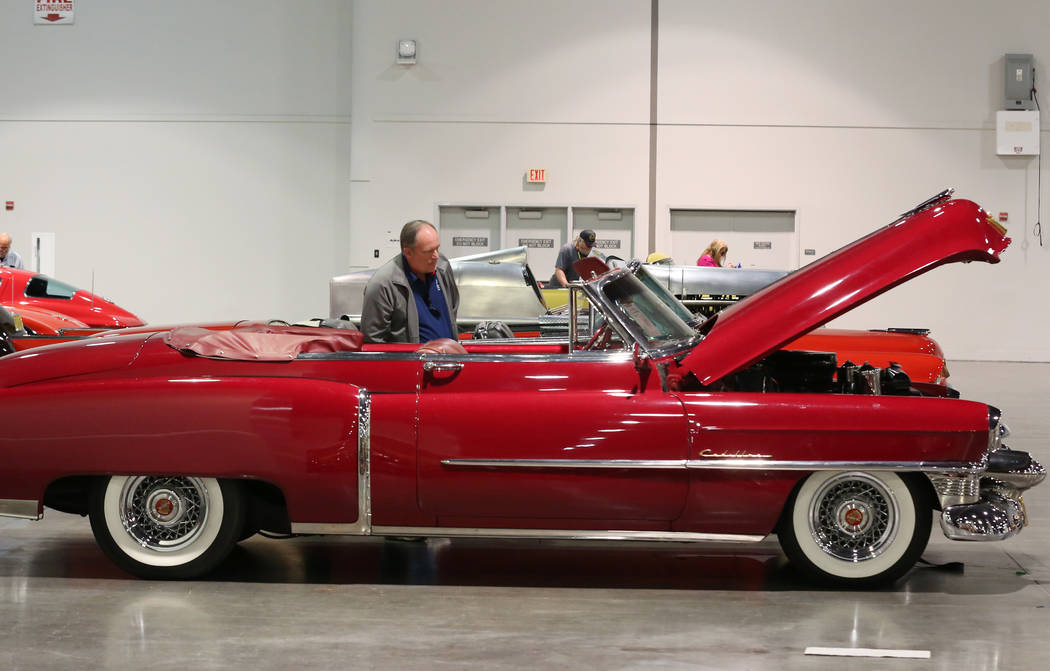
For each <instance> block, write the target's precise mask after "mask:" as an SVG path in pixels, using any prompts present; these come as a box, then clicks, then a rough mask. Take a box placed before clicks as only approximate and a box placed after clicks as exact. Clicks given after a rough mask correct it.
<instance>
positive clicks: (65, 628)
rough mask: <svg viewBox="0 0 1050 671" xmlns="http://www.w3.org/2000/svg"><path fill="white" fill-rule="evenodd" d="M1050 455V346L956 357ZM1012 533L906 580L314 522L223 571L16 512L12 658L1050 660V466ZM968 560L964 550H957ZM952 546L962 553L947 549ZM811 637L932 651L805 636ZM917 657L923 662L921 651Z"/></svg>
mask: <svg viewBox="0 0 1050 671" xmlns="http://www.w3.org/2000/svg"><path fill="white" fill-rule="evenodd" d="M952 372H953V374H954V376H953V384H954V385H955V386H957V387H958V388H960V389H961V390H962V391H963V395H964V396H965V397H972V398H977V399H980V400H985V401H988V402H990V403H993V404H995V405H997V406H999V407H1000V408H1002V409H1003V410H1004V411H1005V415H1004V417H1005V419H1006V421H1007V423H1008V424H1009V425H1010V427H1011V429H1012V430H1013V436H1012V437H1011V439H1010V441H1009V442H1010V444H1011V445H1012V446H1013V447H1016V448H1019V449H1027V450H1030V451H1032V452H1033V453H1034V454H1035V455H1036V456H1037V457H1038V458H1040V459H1041V460H1042V461H1043V462H1044V463H1047V462H1050V447H1048V445H1047V439H1048V438H1050V418H1048V417H1046V416H1045V415H1044V414H1043V413H1044V407H1045V404H1046V401H1047V399H1048V398H1050V393H1048V392H1050V365H1045V364H973V363H969V364H966V363H954V364H953V365H952ZM1026 501H1027V503H1028V510H1029V513H1030V515H1031V518H1032V520H1033V521H1032V526H1030V527H1029V528H1028V529H1026V530H1025V531H1024V532H1023V533H1022V534H1021V535H1020V536H1019V537H1017V538H1015V539H1011V540H1009V541H1007V542H1005V543H987V544H985V543H952V542H949V541H947V540H945V539H943V537H941V536H940V534H939V532H938V531H937V530H936V527H935V531H934V536H933V538H932V540H931V543H930V546H929V549H928V550H927V553H926V555H925V558H926V560H927V561H928V562H929V563H930V564H932V566H931V565H927V566H924V567H921V568H918V569H916V570H915V571H913V572H912V573H911V574H910V575H908V576H907V577H906V578H905V579H904V580H902V581H901V582H899V583H898V584H897V585H895V586H894V587H893V588H891V589H887V590H883V591H874V592H845V591H839V590H832V589H819V588H814V587H813V586H812V585H809V584H807V583H805V582H804V581H802V580H801V579H800V578H799V577H798V576H797V575H795V574H794V572H793V571H791V569H790V567H788V566H787V565H786V564H785V561H784V559H783V556H782V555H781V554H780V551H779V548H778V546H777V544H776V541H775V539H769V540H766V541H763V542H762V543H759V544H755V545H749V546H728V545H704V546H695V545H679V544H644V545H632V544H603V543H596V542H590V543H573V542H567V541H526V540H508V541H486V540H477V539H459V540H451V541H450V540H447V539H431V540H428V541H421V542H411V541H401V540H384V539H380V538H331V537H303V538H295V539H289V540H269V539H264V538H261V537H258V536H256V537H254V538H252V539H249V540H247V541H245V542H243V543H242V544H241V545H240V547H239V548H238V549H237V550H236V551H235V552H234V553H233V555H232V556H231V557H230V558H229V559H228V560H227V561H226V562H225V563H224V564H223V565H222V566H221V567H220V568H219V570H218V571H216V573H215V574H214V575H213V576H211V577H210V578H209V579H208V580H204V581H196V582H185V583H165V582H147V581H141V580H137V579H134V578H132V577H130V576H128V575H127V574H124V573H123V572H121V571H120V570H119V569H117V568H115V567H114V566H113V565H112V564H111V563H110V562H109V561H108V560H107V559H106V558H105V557H104V556H103V555H102V553H101V552H100V551H99V550H98V548H97V547H96V546H95V543H94V540H93V538H92V536H91V532H90V529H89V527H88V524H87V522H86V520H84V519H81V518H79V517H75V516H70V515H62V514H59V513H55V512H53V511H49V512H48V513H47V514H46V516H45V518H44V520H42V521H40V522H26V521H20V520H2V519H0V623H2V624H3V625H4V627H5V628H6V630H7V634H8V635H7V641H6V644H5V646H4V647H3V649H2V650H0V668H4V669H6V668H33V669H49V668H73V667H84V668H129V667H133V666H135V667H138V666H147V665H148V666H149V667H151V668H154V669H156V668H160V669H164V668H179V669H184V668H186V667H187V666H192V667H194V668H198V669H200V668H204V669H208V668H224V669H226V668H245V667H252V668H255V669H265V668H275V669H276V668H282V669H284V668H288V667H290V666H293V665H294V666H295V667H298V668H304V669H306V668H390V669H414V668H419V669H430V668H435V667H445V668H457V669H458V668H493V667H505V668H530V669H531V668H537V667H554V668H567V667H585V668H636V667H646V668H648V667H658V668H710V669H734V668H740V669H743V668H748V669H761V668H778V669H783V668H789V669H790V668H806V669H825V668H826V669H831V668H835V669H838V668H842V667H843V666H844V663H845V664H849V666H850V668H864V669H880V668H893V669H900V668H904V667H905V666H908V665H916V664H920V663H921V664H923V667H922V668H935V669H1035V668H1039V669H1041V668H1044V666H1045V657H1046V655H1047V654H1048V653H1050V641H1048V637H1047V632H1048V631H1050V606H1048V604H1050V593H1048V589H1047V585H1048V584H1050V566H1048V561H1050V560H1048V556H1050V485H1045V486H1043V487H1041V488H1039V489H1036V490H1033V491H1032V492H1031V493H1030V494H1029V496H1028V497H1026ZM952 562H961V563H962V566H961V567H960V566H959V565H958V564H955V565H951V563H952ZM944 564H949V565H948V566H941V565H944ZM807 646H828V647H867V648H903V649H922V650H930V651H931V653H932V658H931V659H930V660H928V661H923V662H918V661H913V660H912V661H909V660H859V661H858V660H845V659H841V658H812V657H805V656H803V654H802V652H803V650H804V649H805V648H806V647H807ZM909 668H911V667H909Z"/></svg>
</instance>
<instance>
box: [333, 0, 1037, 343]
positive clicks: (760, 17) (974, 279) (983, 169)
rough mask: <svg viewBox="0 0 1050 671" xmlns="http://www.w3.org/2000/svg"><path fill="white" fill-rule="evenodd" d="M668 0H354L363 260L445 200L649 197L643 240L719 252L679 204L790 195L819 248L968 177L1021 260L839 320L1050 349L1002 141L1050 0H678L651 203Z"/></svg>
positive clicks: (1025, 224)
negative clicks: (1013, 55)
mask: <svg viewBox="0 0 1050 671" xmlns="http://www.w3.org/2000/svg"><path fill="white" fill-rule="evenodd" d="M650 8H651V4H650V2H648V1H645V0H637V1H623V2H612V3H607V2H573V3H564V2H553V1H551V2H546V1H541V2H535V3H527V4H518V3H515V4H511V3H491V2H484V1H482V0H457V1H455V2H443V3H428V2H419V1H415V2H414V1H409V0H404V1H398V2H387V3H377V2H369V1H367V0H361V1H360V2H358V3H357V4H356V5H355V34H354V60H355V71H354V78H353V79H354V101H355V102H354V105H355V107H354V120H355V123H354V133H355V134H354V142H353V147H354V151H353V157H352V163H353V168H352V175H353V179H354V180H355V182H354V192H353V194H354V195H353V199H352V213H351V221H352V243H353V244H352V249H351V263H353V264H361V265H372V264H373V261H372V259H371V257H370V255H371V252H372V250H373V249H375V248H376V247H378V246H379V245H380V244H381V243H383V242H384V240H385V239H389V237H390V236H391V234H396V231H397V229H398V228H399V227H400V225H401V223H403V222H404V221H406V220H408V219H411V218H415V217H424V218H428V217H432V216H433V212H434V204H435V203H438V202H464V203H470V202H476V203H479V204H498V203H501V202H506V203H514V204H529V203H536V204H551V205H554V204H557V205H572V204H574V203H581V202H586V203H588V204H596V203H602V202H608V203H617V204H625V203H635V204H636V205H637V214H638V217H637V222H636V223H637V225H636V236H635V237H636V240H637V241H638V242H639V243H640V244H639V249H638V251H639V253H640V254H641V255H644V253H645V252H646V251H662V252H665V253H670V254H671V255H672V256H674V257H675V258H683V259H687V258H695V256H697V254H698V253H699V250H698V249H697V250H676V249H671V248H670V230H669V227H670V223H669V211H670V209H671V208H673V207H676V208H678V207H680V208H715V209H721V208H726V209H730V208H741V209H790V210H797V211H798V225H799V242H800V244H799V249H800V250H802V249H806V248H811V249H815V250H816V251H817V255H818V256H819V255H822V254H825V253H827V252H829V251H833V250H834V249H836V248H838V247H839V246H841V245H843V244H845V243H847V242H849V241H851V240H853V239H855V238H857V237H860V236H861V235H864V234H866V233H868V232H869V231H871V230H872V229H874V228H876V227H878V226H881V225H884V224H886V223H888V222H889V221H891V220H892V219H893V218H895V216H896V215H897V214H898V213H900V212H902V211H904V210H906V209H908V208H910V207H912V206H913V205H915V204H917V203H918V202H920V201H922V200H924V199H925V198H927V197H928V196H930V195H933V194H934V193H936V192H937V191H939V190H940V189H942V188H944V187H945V186H955V187H956V188H957V189H958V191H957V193H958V195H959V196H960V197H965V198H970V199H973V200H976V201H977V202H979V203H982V204H984V205H985V206H986V207H987V208H988V209H989V210H990V211H992V212H993V213H995V214H998V213H999V212H1003V211H1005V212H1009V216H1010V219H1009V222H1008V227H1009V228H1010V229H1011V231H1012V233H1013V236H1014V238H1015V244H1014V246H1013V247H1012V248H1011V249H1010V250H1009V251H1008V252H1007V254H1006V257H1005V260H1004V261H1003V263H1001V264H999V265H998V266H995V267H991V266H986V265H983V264H981V265H973V264H971V265H968V266H965V267H951V268H946V269H941V270H939V271H935V272H934V273H933V274H931V275H929V276H927V277H924V278H921V279H919V280H917V281H915V282H912V283H910V284H908V285H905V288H900V289H897V290H896V291H893V292H891V293H889V294H887V295H885V296H883V297H881V298H880V299H878V300H876V301H874V302H872V303H870V304H868V305H867V306H864V307H863V308H861V309H860V310H858V311H856V312H855V313H852V314H850V315H847V316H846V317H844V318H843V319H841V320H839V321H838V323H837V324H836V325H839V326H853V327H884V326H925V327H930V328H933V329H934V334H935V336H936V337H937V338H938V339H939V340H940V342H941V343H942V344H943V345H944V347H945V349H946V351H947V352H948V353H949V356H950V357H951V358H979V359H1024V360H1050V339H1047V338H1045V337H1044V334H1046V333H1048V332H1050V315H1047V314H1046V313H1045V311H1043V310H1040V309H1039V307H1040V306H1042V305H1044V304H1045V302H1046V299H1045V291H1046V290H1047V289H1048V288H1050V256H1048V253H1050V246H1048V247H1044V248H1040V247H1038V245H1033V243H1032V239H1031V238H1032V235H1031V229H1032V226H1033V224H1034V223H1035V196H1036V193H1035V192H1036V173H1035V161H1034V159H1031V158H1015V157H1009V158H999V157H997V156H996V155H995V151H994V139H995V138H994V113H995V111H996V110H997V109H999V108H1000V105H1001V97H1002V86H1003V81H1002V78H1003V74H1002V70H1003V61H1002V57H1003V54H1005V53H1007V52H1030V53H1033V54H1035V57H1036V62H1037V65H1038V66H1041V65H1042V64H1043V63H1046V64H1047V66H1048V67H1050V53H1048V52H1046V47H1045V46H1044V45H1046V44H1047V43H1048V42H1050V40H1048V38H1050V5H1048V4H1047V3H1045V2H1044V1H1043V0H1013V1H1011V2H1005V3H994V4H993V3H986V2H982V1H979V0H964V1H951V0H931V1H928V2H923V3H913V2H905V1H903V0H891V1H889V2H886V3H879V4H876V5H873V4H871V3H862V2H849V1H847V2H843V1H842V0H804V1H799V2H790V3H779V2H772V1H769V0H765V1H759V0H742V1H740V2H723V1H714V0H661V1H660V3H659V52H658V55H659V68H658V80H657V85H658V108H657V116H656V119H657V121H658V146H657V153H656V173H657V187H656V201H655V212H656V220H655V221H653V222H651V223H650V221H649V219H648V206H649V201H648V198H649V192H648V175H649V160H650V155H649V144H648V138H649V126H648V123H649V83H650V82H649V68H650V53H649V47H650V34H651V27H650ZM398 38H414V39H416V40H417V41H418V43H419V63H418V64H417V65H415V66H413V67H409V68H406V67H400V66H397V65H395V64H394V45H395V43H396V40H397V39H398ZM1046 82H1047V79H1046V77H1045V76H1043V73H1042V69H1041V68H1040V69H1039V70H1038V71H1037V83H1038V84H1039V85H1040V86H1041V88H1045V89H1046V90H1047V91H1050V86H1046ZM1046 95H1050V94H1046ZM1045 102H1046V101H1045ZM1047 104H1050V102H1047ZM1044 127H1045V124H1044ZM1044 138H1045V133H1044ZM529 167H543V168H547V169H548V171H549V174H550V175H551V178H550V181H549V183H548V185H547V189H546V190H545V191H544V192H540V193H536V192H527V191H525V190H524V189H523V185H522V183H521V175H522V173H523V172H524V170H525V169H526V168H529ZM1045 181H1046V182H1047V185H1044V193H1045V194H1046V195H1048V196H1050V186H1048V185H1050V176H1048V179H1047V180H1045ZM650 225H652V227H653V228H654V233H655V236H656V249H655V250H647V249H645V247H646V242H647V240H648V233H649V227H650ZM1026 241H1027V243H1028V246H1027V248H1024V249H1022V247H1023V246H1024V244H1025V242H1026ZM1047 242H1048V245H1050V236H1047ZM385 252H386V250H385V249H384V256H385V255H386V254H385ZM811 258H812V257H799V258H798V259H797V260H796V262H797V263H799V264H801V263H804V262H805V261H806V260H810V259H811ZM875 262H877V260H875ZM536 270H537V274H538V275H539V276H543V275H545V273H546V272H547V271H548V270H549V269H536Z"/></svg>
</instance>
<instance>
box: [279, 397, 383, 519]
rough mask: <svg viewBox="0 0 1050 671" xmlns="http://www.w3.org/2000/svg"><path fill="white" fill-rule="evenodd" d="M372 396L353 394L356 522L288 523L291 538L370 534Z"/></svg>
mask: <svg viewBox="0 0 1050 671" xmlns="http://www.w3.org/2000/svg"><path fill="white" fill-rule="evenodd" d="M371 458H372V394H371V392H369V391H368V390H366V389H361V390H360V391H358V392H357V520H355V521H354V522H352V523H350V524H344V523H341V522H292V533H293V534H346V535H353V536H367V535H369V534H370V533H372V465H371Z"/></svg>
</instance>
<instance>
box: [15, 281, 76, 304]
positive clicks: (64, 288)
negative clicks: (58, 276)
mask: <svg viewBox="0 0 1050 671" xmlns="http://www.w3.org/2000/svg"><path fill="white" fill-rule="evenodd" d="M76 292H77V288H76V287H71V286H69V285H68V284H66V283H64V282H59V281H58V280H54V279H51V278H50V277H48V276H47V275H33V277H32V278H31V279H30V280H29V282H28V283H26V296H27V297H28V298H65V299H70V298H73V294H75V293H76Z"/></svg>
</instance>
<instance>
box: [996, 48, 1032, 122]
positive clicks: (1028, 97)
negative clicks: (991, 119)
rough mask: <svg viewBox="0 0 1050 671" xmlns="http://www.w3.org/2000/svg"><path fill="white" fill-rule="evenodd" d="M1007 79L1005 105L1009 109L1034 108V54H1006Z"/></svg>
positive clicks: (1004, 91) (1004, 95) (1004, 90)
mask: <svg viewBox="0 0 1050 671" xmlns="http://www.w3.org/2000/svg"><path fill="white" fill-rule="evenodd" d="M1003 60H1004V61H1006V80H1005V84H1006V85H1005V87H1004V89H1003V100H1004V104H1003V107H1004V108H1005V109H1008V110H1034V109H1035V101H1034V100H1032V87H1033V86H1034V84H1033V77H1034V75H1035V61H1034V60H1033V59H1032V54H1006V57H1005V58H1004V59H1003Z"/></svg>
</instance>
